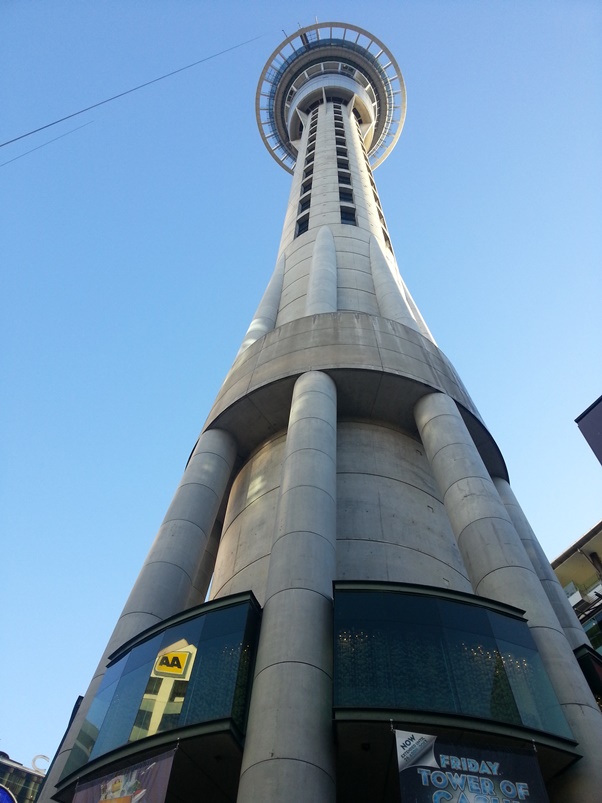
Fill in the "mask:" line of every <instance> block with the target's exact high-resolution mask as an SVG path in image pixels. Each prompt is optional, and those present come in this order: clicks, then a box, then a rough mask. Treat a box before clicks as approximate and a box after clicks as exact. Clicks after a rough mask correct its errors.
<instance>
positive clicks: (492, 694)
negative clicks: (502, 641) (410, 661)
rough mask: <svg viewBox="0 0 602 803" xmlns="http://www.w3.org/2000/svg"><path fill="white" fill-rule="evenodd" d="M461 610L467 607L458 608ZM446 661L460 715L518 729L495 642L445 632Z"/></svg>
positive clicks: (511, 697) (519, 722) (515, 709)
mask: <svg viewBox="0 0 602 803" xmlns="http://www.w3.org/2000/svg"><path fill="white" fill-rule="evenodd" d="M461 607H462V608H465V607H470V606H464V605H463V606H461ZM444 634H445V643H446V647H447V661H448V662H449V665H450V667H451V672H452V674H453V677H454V682H455V688H456V693H457V698H458V700H459V701H460V710H461V712H462V713H463V714H465V715H467V716H472V717H482V718H483V719H496V720H498V721H501V722H509V723H512V724H514V725H520V724H521V719H520V716H519V713H518V709H517V707H516V702H515V700H514V696H513V694H512V689H511V687H510V684H509V682H508V679H507V677H506V674H505V672H504V664H503V660H502V657H501V655H500V653H499V650H498V648H497V644H496V642H495V639H494V638H493V637H491V636H488V635H486V634H481V635H479V634H478V633H471V632H468V631H466V632H462V631H459V630H451V629H447V628H446V629H445V631H444Z"/></svg>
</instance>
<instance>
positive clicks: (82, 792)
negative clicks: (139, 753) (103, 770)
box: [73, 750, 175, 803]
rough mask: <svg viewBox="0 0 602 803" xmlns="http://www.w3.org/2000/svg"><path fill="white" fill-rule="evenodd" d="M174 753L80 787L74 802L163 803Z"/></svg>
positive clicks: (76, 791)
mask: <svg viewBox="0 0 602 803" xmlns="http://www.w3.org/2000/svg"><path fill="white" fill-rule="evenodd" d="M174 753H175V750H170V751H169V753H162V754H161V755H159V756H153V758H149V759H148V760H147V761H141V762H140V763H139V764H133V765H132V766H130V767H126V768H124V769H122V770H120V771H119V772H116V773H113V774H111V775H105V776H103V777H102V778H97V779H96V780H95V781H90V782H89V783H85V784H81V786H78V787H77V789H76V790H75V795H74V797H73V803H100V802H101V801H104V800H109V801H111V803H164V801H165V795H166V793H167V784H168V783H169V776H170V773H171V765H172V762H173V757H174Z"/></svg>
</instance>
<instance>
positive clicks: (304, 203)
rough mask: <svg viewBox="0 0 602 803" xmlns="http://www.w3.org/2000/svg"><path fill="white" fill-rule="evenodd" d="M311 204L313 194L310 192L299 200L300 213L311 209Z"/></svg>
mask: <svg viewBox="0 0 602 803" xmlns="http://www.w3.org/2000/svg"><path fill="white" fill-rule="evenodd" d="M310 204H311V194H309V193H308V194H307V195H306V196H304V197H303V198H302V199H301V200H300V201H299V214H301V212H306V211H307V210H308V209H309V207H310Z"/></svg>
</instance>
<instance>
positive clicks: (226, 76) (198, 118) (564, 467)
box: [0, 0, 602, 764]
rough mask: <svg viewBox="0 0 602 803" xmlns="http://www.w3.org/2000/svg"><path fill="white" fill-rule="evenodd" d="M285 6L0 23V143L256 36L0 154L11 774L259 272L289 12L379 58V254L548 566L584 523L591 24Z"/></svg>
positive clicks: (597, 13) (94, 618) (592, 469)
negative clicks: (262, 129)
mask: <svg viewBox="0 0 602 803" xmlns="http://www.w3.org/2000/svg"><path fill="white" fill-rule="evenodd" d="M303 5H304V6H306V7H307V8H308V12H307V14H305V12H304V13H303V14H302V13H301V12H300V11H298V10H297V7H298V3H293V2H288V1H287V0H284V1H283V2H279V3H278V4H275V3H274V4H271V3H267V2H260V1H258V2H227V1H226V2H222V3H209V2H200V0H171V1H170V2H166V0H163V1H162V2H160V1H159V0H145V1H144V2H142V0H103V2H102V3H97V2H94V1H93V0H78V2H75V0H70V1H67V0H54V2H52V3H48V2H42V0H29V2H27V3H25V2H21V1H18V0H4V2H3V3H2V4H1V5H0V52H2V54H3V69H2V70H1V71H0V108H1V109H2V114H1V119H0V140H1V141H5V140H8V139H11V138H12V137H15V136H18V135H19V134H21V133H25V132H27V131H29V130H31V129H34V128H37V127H38V126H41V125H44V124H45V123H47V122H51V121H52V120H55V119H57V118H60V117H63V116H65V115H67V114H70V113H71V112H74V111H77V110H78V109H80V108H83V107H86V106H89V105H90V104H92V103H94V102H96V101H99V100H102V99H104V98H107V97H110V96H112V95H115V94H117V93H119V92H122V91H124V90H126V89H129V88H130V87H133V86H136V85H137V84H140V83H143V82H145V81H148V80H151V79H153V78H155V77H157V76H159V75H162V74H164V73H167V72H170V71H171V70H175V69H178V68H179V67H182V66H184V65H186V64H190V63H192V62H195V61H197V60H199V59H202V58H204V57H206V56H208V55H211V54H213V53H217V52H218V51H221V50H223V49H225V48H229V47H232V46H233V45H237V44H239V43H241V42H243V41H245V40H247V39H249V38H251V37H255V36H259V37H260V38H259V39H257V40H256V41H254V42H252V43H251V44H248V45H245V46H244V47H241V48H239V49H237V50H235V51H233V52H231V53H229V54H228V55H226V56H222V57H218V58H215V59H212V60H210V61H208V62H206V63H204V64H202V65H200V66H198V67H196V68H194V69H191V70H187V71H185V72H183V73H180V74H179V75H177V76H174V77H172V78H169V79H166V80H165V81H162V82H160V83H158V84H155V85H153V86H151V87H147V88H146V89H143V90H140V91H139V92H136V93H134V94H132V95H129V96H127V97H125V98H122V99H120V100H117V101H115V102H113V103H110V104H107V105H105V106H102V107H100V108H98V109H94V110H93V111H90V112H88V113H86V114H84V115H82V116H81V117H78V118H75V119H74V120H71V121H68V122H66V123H63V124H61V125H58V126H55V127H54V128H51V129H48V130H46V131H44V132H41V133H39V134H37V135H35V136H32V137H29V138H27V139H24V140H21V141H20V142H18V143H14V144H13V145H10V146H6V147H4V148H0V164H2V167H1V168H0V196H1V204H2V216H1V219H0V227H1V228H2V235H1V239H0V243H1V245H0V253H1V254H2V261H1V264H2V272H3V292H2V298H1V299H0V304H1V305H2V309H1V313H0V325H1V326H2V331H1V337H2V356H1V358H0V359H1V363H0V368H1V371H2V374H1V375H2V380H3V392H2V416H1V417H0V421H1V424H0V426H1V428H2V430H1V432H0V436H1V439H2V461H1V466H0V468H1V471H2V477H1V488H2V491H1V492H2V499H1V505H0V516H1V528H2V537H3V544H4V547H3V549H2V564H1V565H2V583H1V584H0V605H1V610H2V653H3V656H4V657H3V660H2V662H0V712H1V714H0V750H3V751H5V752H8V753H9V754H10V755H11V757H12V758H14V759H15V760H17V761H20V762H22V763H24V764H30V762H31V759H32V758H33V756H34V755H36V754H38V753H45V754H47V755H50V756H51V755H52V754H53V753H54V751H55V749H56V747H57V745H58V742H59V739H60V738H61V736H62V733H63V730H64V728H65V726H66V723H67V719H68V717H69V713H70V710H71V707H72V705H73V703H74V702H75V699H76V697H77V695H78V694H80V693H84V691H85V689H86V687H87V684H88V681H89V679H90V676H91V674H92V672H93V670H94V667H95V665H96V663H97V660H98V658H99V656H100V653H101V652H102V649H103V647H104V645H105V643H106V641H107V639H108V636H109V634H110V632H111V629H112V627H113V624H114V622H115V621H116V619H117V616H118V614H119V611H120V610H121V607H122V605H123V603H124V601H125V599H126V597H127V594H128V592H129V589H130V587H131V585H132V584H133V581H134V579H135V577H136V575H137V573H138V570H139V568H140V565H141V563H142V561H143V559H144V557H145V555H146V552H147V550H148V548H149V546H150V543H151V542H152V539H153V538H154V534H155V532H156V530H157V528H158V526H159V524H160V522H161V519H162V517H163V514H164V512H165V510H166V508H167V506H168V504H169V501H170V498H171V495H172V493H173V491H174V490H175V487H176V485H177V483H178V480H179V477H180V475H181V472H182V470H183V468H184V464H185V461H186V459H187V457H188V454H189V452H190V450H191V448H192V446H193V444H194V442H195V440H196V437H197V435H198V432H199V430H200V428H201V426H202V424H203V422H204V420H205V417H206V414H207V413H208V411H209V408H210V406H211V403H212V401H213V398H214V397H215V395H216V393H217V390H218V388H219V386H220V384H221V382H222V380H223V378H224V376H225V374H226V372H227V370H228V369H229V367H230V364H231V362H232V360H233V358H234V356H235V354H236V352H237V350H238V347H239V345H240V341H241V339H242V337H243V335H244V332H245V330H246V327H247V325H248V322H249V320H250V318H251V316H252V314H253V312H254V310H255V307H256V305H257V303H258V301H259V298H260V297H261V294H262V291H263V288H264V286H265V284H266V282H267V280H268V278H269V276H270V274H271V271H272V268H273V265H274V260H275V256H276V251H277V248H278V242H279V238H280V230H281V226H282V222H283V216H284V209H285V204H286V200H287V196H288V189H289V181H290V178H289V176H288V174H286V173H285V172H284V171H283V170H282V169H281V168H279V167H278V166H277V165H276V163H275V162H274V161H273V160H272V158H271V157H270V156H269V155H268V153H267V151H266V150H265V148H264V146H263V144H262V142H261V139H260V136H259V133H258V132H257V130H256V125H255V118H254V97H255V88H256V83H257V80H258V78H259V75H260V72H261V69H262V67H263V65H264V63H265V61H266V60H267V58H268V56H269V55H270V53H271V52H272V50H273V49H274V48H276V47H277V46H278V44H279V43H280V41H281V40H282V39H283V38H284V34H283V31H284V32H286V33H287V34H290V33H292V32H293V31H294V29H295V28H296V27H297V25H298V24H301V25H306V24H310V23H311V22H312V21H313V20H314V17H315V16H317V17H318V19H319V20H320V21H326V20H328V19H332V20H340V19H342V20H343V21H346V22H350V23H353V24H356V25H360V26H363V27H365V28H367V29H368V30H370V31H371V32H372V33H374V34H375V35H376V36H378V37H380V38H381V39H382V40H383V41H384V42H385V43H386V45H387V46H388V47H389V48H390V50H391V51H392V52H393V53H394V55H395V56H396V58H397V61H398V62H399V64H400V67H401V69H402V72H403V74H404V78H405V81H406V86H407V91H408V114H407V119H406V125H405V128H404V131H403V133H402V135H401V138H400V140H399V142H398V144H397V146H396V148H395V150H394V152H393V153H392V155H391V156H390V157H389V158H388V160H387V161H386V162H385V163H384V164H383V165H382V166H381V167H379V168H378V170H377V171H376V181H377V184H378V187H379V191H380V195H381V199H382V202H383V206H384V211H385V215H386V217H387V222H388V226H389V230H390V232H391V235H392V240H393V245H394V247H395V251H396V254H397V259H398V262H399V265H400V268H401V271H402V274H403V276H404V278H405V280H406V282H407V284H408V285H409V287H410V290H411V292H412V294H413V295H414V298H415V299H416V301H417V303H418V305H419V307H420V309H421V311H422V313H423V315H424V317H425V318H426V320H427V322H428V324H429V326H430V328H431V330H432V332H433V334H434V336H435V338H436V339H437V341H438V344H439V346H440V347H441V348H442V350H443V351H444V352H445V353H446V354H447V356H448V357H450V359H451V360H452V362H453V363H454V365H455V367H456V368H457V370H458V371H459V373H460V375H461V377H462V378H463V380H464V382H465V384H466V386H467V387H468V390H469V392H470V393H471V395H472V397H473V399H474V401H475V403H476V404H477V406H478V408H479V410H480V411H481V414H482V416H483V418H484V420H485V422H486V424H487V425H488V427H489V429H490V431H491V432H492V434H493V436H494V437H495V438H496V440H497V442H498V444H499V446H500V448H501V450H502V452H503V454H504V456H505V459H506V462H507V465H508V469H509V472H510V478H511V482H512V485H513V487H514V489H515V492H516V494H517V496H518V497H519V499H520V501H521V503H522V505H523V507H524V509H525V511H526V513H527V515H528V517H529V518H530V520H531V523H532V525H533V526H534V529H535V530H536V532H537V534H538V536H539V538H540V540H541V542H542V544H543V546H544V549H545V550H546V552H547V554H548V556H549V557H550V558H553V557H554V556H556V555H557V554H559V553H560V552H561V551H562V550H563V549H564V548H565V547H566V546H567V545H568V544H570V543H571V542H572V541H574V540H576V539H577V538H578V537H579V536H580V535H582V534H583V533H584V532H585V531H586V530H588V529H589V528H590V527H591V526H593V525H594V524H595V523H596V522H597V521H598V520H599V519H600V518H601V517H602V504H601V500H602V494H601V493H600V486H601V479H602V468H601V467H600V465H599V464H598V463H597V461H596V459H595V457H594V456H593V454H592V453H591V451H590V449H589V447H588V446H587V444H586V442H585V441H584V439H583V438H582V436H581V435H580V434H579V431H578V429H577V427H576V425H575V424H574V418H575V417H576V416H577V415H578V414H579V413H580V412H582V411H583V410H584V409H585V408H586V407H587V406H588V405H589V404H591V402H593V401H594V400H595V399H596V398H597V397H598V396H599V395H600V394H601V393H602V383H601V381H600V373H601V372H600V367H601V365H602V354H601V351H602V347H601V344H602V337H601V335H602V332H601V330H602V323H601V316H600V299H601V298H602V278H601V277H602V273H601V270H600V265H601V257H602V233H601V231H602V228H601V226H600V221H601V220H602V133H601V132H602V82H601V81H600V75H602V6H601V5H600V3H599V2H597V0H530V2H524V0H488V2H484V1H483V0H440V2H437V1H436V0H405V1H403V0H399V2H375V3H373V4H367V3H364V2H362V3H360V2H355V0H348V1H347V2H345V3H341V2H324V3H316V4H315V6H314V7H311V8H309V6H307V4H303ZM276 9H277V10H276ZM84 124H85V125H84ZM82 125H84V127H83V128H79V130H77V131H73V133H69V134H68V135H67V136H62V137H61V139H58V140H56V141H55V142H49V141H50V140H52V139H54V138H55V137H58V136H61V135H63V134H67V132H70V131H72V129H75V128H77V127H78V126H82ZM45 143H49V144H45ZM38 146H43V147H38ZM33 148H38V149H37V150H35V151H33V152H32V153H29V154H27V155H24V154H25V153H26V151H29V150H32V149H33ZM21 156H22V158H20V157H21ZM11 160H14V161H11ZM5 162H8V163H6V164H5Z"/></svg>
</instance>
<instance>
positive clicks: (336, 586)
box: [44, 23, 602, 803]
mask: <svg viewBox="0 0 602 803" xmlns="http://www.w3.org/2000/svg"><path fill="white" fill-rule="evenodd" d="M257 115H258V121H259V125H260V130H261V132H262V136H263V137H264V140H265V142H266V144H267V145H268V147H269V148H270V152H271V153H272V155H273V156H274V157H275V158H276V160H277V161H279V163H280V164H281V165H282V166H283V167H285V169H287V170H289V171H290V172H292V175H293V178H292V188H291V195H290V200H289V204H288V208H287V212H286V216H285V224H284V230H283V235H282V242H281V246H280V251H279V255H278V259H277V261H276V266H275V269H274V273H273V275H272V278H271V279H270V281H269V284H268V287H267V289H266V292H265V294H264V297H263V299H262V301H261V303H260V305H259V308H258V310H257V313H256V315H255V317H254V319H253V321H252V322H251V325H250V327H249V330H248V332H247V335H246V336H245V338H244V341H243V344H242V346H241V350H240V352H239V354H238V356H237V358H236V360H235V363H234V365H233V366H232V368H231V370H230V372H229V374H228V376H227V377H226V380H225V382H224V384H223V385H222V388H221V389H220V392H219V394H218V396H217V399H216V401H215V404H214V406H213V408H212V410H211V412H210V414H209V417H208V419H207V421H206V424H205V426H204V428H203V432H202V434H201V436H200V438H199V441H198V443H197V444H196V446H195V449H194V450H193V453H192V455H191V458H190V460H189V462H188V465H187V467H186V470H185V472H184V476H183V479H182V481H181V483H180V485H179V487H178V489H177V491H176V494H175V497H174V500H173V502H172V504H171V506H170V508H169V510H168V512H167V515H166V517H165V520H164V522H163V524H162V526H161V528H160V529H159V533H158V535H157V538H156V540H155V543H154V544H153V546H152V548H151V551H150V553H149V556H148V557H147V560H146V562H145V564H144V566H143V568H142V571H141V573H140V576H139V579H138V581H137V583H136V585H135V587H134V589H133V591H132V594H131V596H130V599H129V600H128V602H127V603H126V606H125V609H124V612H123V614H122V616H121V618H120V620H119V622H118V624H117V626H116V629H115V632H114V634H113V637H112V639H111V641H110V643H109V645H108V647H107V650H106V651H105V654H104V656H103V658H102V659H101V662H100V664H99V668H98V671H97V674H96V676H95V679H94V680H93V681H92V684H91V686H90V689H89V691H88V693H87V694H86V697H85V698H84V701H83V703H82V705H81V706H80V708H79V711H78V712H77V714H76V716H75V718H74V720H73V723H72V725H71V726H70V728H69V730H68V732H67V734H66V737H65V740H64V742H63V745H62V746H61V748H60V750H59V753H58V754H57V757H56V758H55V761H54V763H53V766H52V768H51V771H50V772H49V774H48V780H47V783H46V785H45V789H44V796H45V797H44V800H45V799H46V798H50V797H51V796H52V797H53V799H55V800H59V801H61V803H71V801H72V800H73V799H74V797H75V803H84V802H83V801H82V799H81V797H78V796H79V795H82V796H83V795H84V792H86V793H89V794H91V795H92V796H94V795H96V801H97V800H98V799H111V795H113V797H115V796H117V797H121V798H124V800H125V803H138V801H139V800H140V802H141V803H144V802H143V799H142V798H143V797H144V795H142V796H141V797H140V795H141V794H142V790H144V794H146V787H145V786H144V778H149V777H150V775H149V774H148V773H150V772H151V769H150V767H151V765H155V764H158V763H160V762H163V761H164V762H167V761H170V762H171V774H170V776H169V781H168V782H166V784H165V788H164V789H163V790H162V794H163V795H164V796H166V797H167V799H168V800H169V801H171V800H174V801H175V800H176V799H177V800H178V801H183V803H188V801H191V803H192V801H193V800H196V799H198V798H199V796H201V797H202V799H203V800H204V801H209V803H226V802H227V801H238V803H256V802H257V801H262V803H267V802H268V801H269V802H270V803H272V802H273V803H276V801H278V802H280V801H286V803H295V802H296V801H299V803H307V801H312V803H335V801H338V802H340V803H355V801H358V802H359V801H365V800H368V799H369V800H374V801H382V802H383V803H389V801H391V802H393V801H399V800H400V799H401V800H405V799H412V800H425V801H427V800H428V801H435V800H452V801H454V800H458V801H461V800H464V801H466V800H469V801H472V800H475V801H478V803H484V802H485V801H487V802H488V803H493V801H494V800H497V799H499V800H501V799H506V800H533V801H534V800H538V801H545V799H546V796H547V797H548V798H549V800H550V801H553V803H567V801H580V803H597V801H598V800H599V789H600V788H602V768H601V766H600V762H599V760H598V758H599V756H598V751H599V745H600V744H602V715H601V713H600V711H599V709H598V707H597V705H596V702H595V700H594V698H593V696H592V694H591V692H590V690H589V688H588V686H587V683H586V681H585V678H584V676H583V673H582V671H581V669H580V668H579V665H578V663H577V661H576V659H575V656H574V653H573V651H574V650H575V649H577V648H579V647H580V646H581V645H583V644H585V643H586V642H587V639H586V637H585V634H584V632H583V630H582V628H581V627H580V625H579V623H578V621H577V619H576V617H575V615H574V612H573V611H572V608H571V607H570V605H569V604H568V601H567V600H566V597H565V596H564V593H563V591H562V589H561V588H560V586H559V585H558V583H557V581H556V580H555V578H554V575H553V573H552V572H551V570H550V568H549V564H548V563H547V561H546V559H545V556H544V555H543V552H542V550H541V547H540V546H539V544H538V543H537V539H536V538H535V536H534V534H533V532H532V531H531V529H530V527H529V525H528V523H527V521H526V518H525V517H524V514H523V513H522V511H521V509H520V507H519V505H518V502H517V500H516V499H515V497H514V495H513V493H512V490H511V488H510V485H509V481H508V474H507V471H506V466H505V464H504V461H503V458H502V456H501V454H500V451H499V449H498V447H497V445H496V444H495V441H494V440H493V438H492V437H491V435H490V433H489V432H488V430H487V428H486V427H485V425H484V423H483V422H482V420H481V417H480V415H479V413H478V411H477V409H476V407H475V406H474V404H473V402H472V401H471V399H470V397H469V396H468V393H467V391H466V390H465V388H464V386H463V385H462V382H461V381H460V379H459V377H458V376H457V374H456V372H455V370H454V368H453V367H452V365H451V364H450V362H449V361H448V360H447V358H446V357H445V355H444V354H443V353H442V352H441V351H440V349H439V348H438V346H437V345H436V344H435V342H434V340H433V338H432V335H431V333H430V331H429V329H428V328H427V326H426V324H425V322H424V320H423V319H422V317H421V315H420V313H419V311H418V309H417V307H416V305H415V303H414V301H413V299H412V298H411V296H410V294H409V292H408V290H407V287H406V286H405V284H404V283H403V280H402V279H401V277H400V275H399V271H398V268H397V263H396V260H395V257H394V254H393V250H392V245H391V241H390V238H389V235H388V230H387V227H386V223H385V220H384V215H383V212H382V207H381V204H380V201H379V198H378V193H377V190H376V185H375V183H374V178H373V175H372V168H373V167H374V166H376V165H377V164H379V163H380V162H381V161H382V160H383V159H384V158H385V157H386V155H387V154H388V152H389V151H390V149H391V148H392V147H393V145H394V144H395V142H396V140H397V137H398V136H399V132H400V131H401V126H402V124H403V119H404V116H405V90H404V87H403V79H402V78H401V73H400V72H399V68H398V67H397V64H396V62H395V60H394V58H393V57H392V55H391V54H390V53H389V52H388V51H387V49H386V48H385V46H384V45H383V44H382V43H381V42H379V41H378V40H377V39H375V38H374V37H372V36H371V35H370V34H368V33H367V32H365V31H362V30H361V29H359V28H355V27H354V26H348V25H343V24H339V23H324V24H316V25H315V26H311V27H309V28H305V29H302V30H300V31H299V32H297V33H296V34H295V35H294V36H292V37H289V39H287V40H286V41H285V42H284V43H283V45H282V46H281V47H280V48H278V49H277V50H276V51H275V53H274V54H273V56H272V57H271V58H270V60H269V61H268V63H267V65H266V68H265V69H264V72H263V74H262V78H261V80H260V85H259V89H258V95H257ZM210 583H211V585H210ZM209 587H210V590H209ZM206 599H207V601H205V600H206ZM418 746H419V747H420V749H418ZM174 748H177V749H176V750H175V753H174V754H173V755H171V753H170V751H171V750H173V749H174ZM167 753H169V758H159V756H164V755H165V754H167ZM162 766H163V765H162ZM153 771H154V770H153ZM454 773H455V774H454ZM462 779H463V780H462ZM404 784H406V786H405V787H404ZM464 788H465V789H466V790H467V791H466V792H464ZM408 789H412V790H413V791H412V792H411V793H410V792H408V791H407V790H408ZM111 790H112V791H111ZM468 792H470V794H471V795H472V797H467V794H468ZM113 793H115V794H113ZM462 793H464V798H462V797H461V794H462ZM410 794H412V795H413V797H410ZM450 795H451V796H450ZM475 795H480V797H479V796H477V797H475ZM96 801H95V802H94V803H96Z"/></svg>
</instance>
